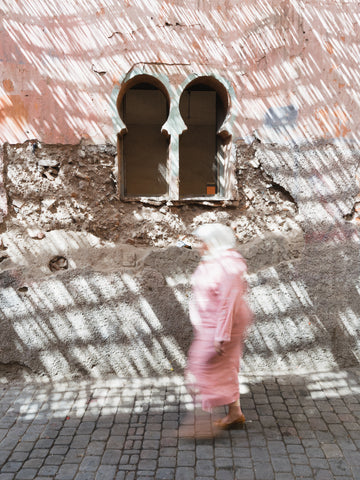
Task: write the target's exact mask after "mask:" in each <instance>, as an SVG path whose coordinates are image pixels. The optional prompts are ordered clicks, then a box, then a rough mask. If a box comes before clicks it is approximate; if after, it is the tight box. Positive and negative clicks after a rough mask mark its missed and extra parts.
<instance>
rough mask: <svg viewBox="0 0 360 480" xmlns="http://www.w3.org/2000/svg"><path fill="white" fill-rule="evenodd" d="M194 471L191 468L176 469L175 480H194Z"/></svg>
mask: <svg viewBox="0 0 360 480" xmlns="http://www.w3.org/2000/svg"><path fill="white" fill-rule="evenodd" d="M194 478H195V470H194V468H191V467H178V468H177V469H176V473H175V480H194Z"/></svg>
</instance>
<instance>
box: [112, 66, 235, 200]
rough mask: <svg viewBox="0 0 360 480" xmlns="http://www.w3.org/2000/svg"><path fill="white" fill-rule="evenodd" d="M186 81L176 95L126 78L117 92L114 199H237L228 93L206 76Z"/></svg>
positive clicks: (156, 80)
mask: <svg viewBox="0 0 360 480" xmlns="http://www.w3.org/2000/svg"><path fill="white" fill-rule="evenodd" d="M191 76H192V78H193V79H192V80H191V81H190V82H189V81H188V82H187V83H185V84H184V85H183V86H182V87H181V88H179V89H178V88H172V86H171V85H170V83H169V81H168V79H167V78H165V77H164V76H160V75H159V76H156V75H155V76H152V75H150V74H145V73H142V72H141V73H139V74H137V73H136V72H135V71H133V72H132V73H131V75H129V77H127V80H126V81H124V82H123V83H121V84H120V85H119V90H118V91H117V102H116V105H117V113H118V114H119V116H120V118H119V116H118V117H117V118H118V122H117V126H118V153H119V163H118V167H119V168H118V172H119V178H118V179H119V185H120V186H121V187H120V188H121V190H120V196H121V197H122V198H124V199H130V200H132V199H143V200H144V199H146V198H153V199H155V200H156V201H163V200H171V201H179V200H181V201H184V200H186V199H197V200H200V201H202V200H203V199H209V198H211V199H213V200H214V201H216V200H219V201H223V200H235V199H236V198H237V191H236V182H235V181H234V179H235V177H234V164H235V162H234V159H232V158H231V144H230V140H231V131H232V122H233V117H232V115H230V114H229V111H230V98H231V96H230V93H229V92H232V89H231V86H230V85H228V84H227V82H226V81H224V80H223V79H218V78H217V77H215V76H212V75H209V76H195V75H194V74H191ZM194 77H195V78H194ZM160 79H161V80H160ZM163 82H164V83H163ZM165 85H166V86H165ZM225 85H226V86H225ZM170 99H171V101H170Z"/></svg>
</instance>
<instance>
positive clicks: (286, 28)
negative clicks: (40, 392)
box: [0, 0, 360, 376]
mask: <svg viewBox="0 0 360 480" xmlns="http://www.w3.org/2000/svg"><path fill="white" fill-rule="evenodd" d="M57 3H58V2H57ZM57 3H56V4H55V3H53V2H40V1H38V2H37V1H35V0H30V1H27V2H21V1H17V2H7V3H6V4H3V5H2V7H0V8H1V9H2V12H1V13H2V14H3V23H2V26H1V27H0V28H1V30H0V36H1V38H0V40H1V42H0V62H1V63H0V64H1V70H0V75H1V78H0V106H1V110H0V143H1V149H0V160H1V176H0V210H1V215H2V223H1V242H0V285H1V292H0V329H1V332H2V335H1V336H0V363H2V364H6V365H22V366H24V367H27V368H28V369H30V371H32V372H39V373H41V372H43V373H46V374H47V375H49V376H55V375H57V374H59V375H74V374H78V373H81V374H85V373H86V374H91V375H102V374H104V373H110V372H116V373H117V374H119V375H155V374H162V373H169V372H171V371H181V369H182V368H183V367H184V364H185V358H186V350H187V348H188V345H189V342H190V340H191V327H190V324H189V320H188V316H187V308H188V307H187V306H188V300H189V295H190V283H189V280H190V276H191V273H192V271H193V269H194V268H195V266H196V264H197V262H198V260H199V259H198V256H197V254H196V252H195V251H194V250H188V249H184V248H178V247H176V242H177V240H178V239H179V238H182V237H183V236H186V235H187V234H189V233H191V231H193V229H194V228H195V227H196V226H197V225H199V224H201V223H204V222H214V221H218V222H222V223H226V224H228V225H230V226H232V227H233V229H234V231H235V232H236V234H237V238H238V240H239V249H240V251H241V252H242V253H243V255H244V256H245V257H246V259H247V261H248V265H249V285H250V301H251V305H252V307H253V309H254V312H255V319H256V321H255V324H254V326H253V327H252V329H251V331H250V334H249V337H248V340H247V344H246V351H245V356H244V362H243V364H244V369H245V370H247V371H260V370H261V371H271V370H280V371H285V370H286V371H289V370H292V369H294V370H295V369H303V368H305V369H326V368H330V367H334V366H343V365H352V364H356V363H358V362H359V359H360V342H359V315H360V301H359V300H360V299H359V292H360V282H359V273H360V268H359V267H360V265H359V237H358V224H359V221H358V212H359V211H360V206H359V205H360V198H359V197H358V190H359V186H358V183H357V178H358V165H359V159H360V153H359V139H358V136H357V135H358V131H359V121H360V120H359V119H360V115H358V111H359V102H360V97H359V89H358V87H357V84H358V75H359V70H358V62H357V59H358V57H359V53H360V52H359V50H360V49H359V40H360V28H359V21H360V20H359V19H360V7H359V5H358V2H353V1H345V0H343V1H340V0H339V1H329V0H328V1H326V2H322V1H316V2H315V1H309V2H305V1H303V2H298V1H295V0H287V1H280V0H279V1H272V2H267V1H258V2H253V1H244V2H237V1H227V2H220V1H219V2H217V1H213V2H203V1H195V0H188V1H185V2H183V1H181V2H180V1H172V2H170V1H154V2H142V1H137V2H129V1H127V0H123V1H117V2H114V1H107V0H106V1H103V2H100V1H90V2H87V5H86V9H85V8H83V7H82V6H81V5H80V4H78V3H77V2H75V1H69V2H66V5H64V6H63V7H62V6H59V5H58V4H57ZM134 69H138V70H139V72H145V73H150V74H152V73H153V74H157V75H162V77H163V78H166V82H167V83H166V85H167V86H168V89H169V94H170V101H171V98H173V97H175V96H176V95H175V92H176V91H178V89H180V88H182V86H184V85H185V84H186V83H187V79H189V78H192V75H194V74H196V75H209V74H215V75H219V76H221V77H222V78H225V79H227V81H228V82H229V85H230V86H231V91H232V94H231V101H232V104H231V109H232V110H231V111H232V119H233V120H232V126H231V128H232V148H233V151H234V152H235V155H234V162H235V171H236V181H237V189H238V194H239V200H238V201H237V202H236V203H233V204H232V205H225V204H224V205H218V206H211V205H209V204H202V205H201V204H199V203H190V202H188V203H186V202H183V204H180V205H174V204H172V203H171V202H168V203H166V202H162V203H161V202H160V203H159V204H156V202H154V203H153V204H151V203H149V202H147V203H144V202H143V203H141V202H137V203H136V202H123V201H121V200H120V199H119V195H118V187H119V186H118V185H117V179H118V177H117V173H116V169H117V165H116V154H117V150H116V135H117V133H118V131H119V117H118V113H117V110H116V98H117V94H118V92H119V89H120V88H121V82H122V81H123V80H124V79H126V78H128V76H129V75H131V72H132V71H134Z"/></svg>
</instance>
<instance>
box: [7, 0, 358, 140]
mask: <svg viewBox="0 0 360 480" xmlns="http://www.w3.org/2000/svg"><path fill="white" fill-rule="evenodd" d="M210 3H211V5H208V4H206V2H202V3H201V2H200V3H199V5H198V8H197V9H196V10H194V9H193V8H192V3H191V2H189V5H188V6H187V5H183V4H181V5H180V4H179V3H178V2H165V3H164V2H160V1H153V2H147V1H145V0H136V1H134V2H125V1H124V2H120V3H119V2H115V1H113V0H106V1H104V2H102V4H101V6H99V5H98V4H97V3H96V2H89V3H87V4H86V5H85V4H84V3H83V2H74V1H68V2H67V3H66V6H62V5H60V4H58V5H55V4H54V5H52V4H48V5H46V7H44V5H43V2H39V1H38V0H31V1H28V2H26V3H24V4H16V5H15V6H14V5H11V6H8V5H4V6H3V7H2V9H3V12H4V15H3V16H4V21H3V31H4V52H3V59H4V62H5V65H8V66H9V67H8V69H9V71H10V72H13V71H14V66H21V68H20V67H19V80H18V79H17V78H16V79H15V78H14V76H13V75H12V74H11V75H10V74H9V77H10V78H5V79H4V81H3V84H2V86H1V89H2V92H1V93H2V94H1V98H0V102H1V107H2V108H1V110H0V121H2V132H3V133H4V141H10V142H11V143H16V142H21V141H24V140H26V139H29V138H39V139H40V138H44V137H51V138H54V143H56V142H62V141H65V142H66V143H71V142H77V141H78V139H79V137H80V136H83V137H86V138H89V139H96V138H109V136H111V135H112V132H111V126H109V105H110V103H111V91H110V90H111V89H112V87H113V82H114V79H115V81H116V80H118V78H119V77H120V75H121V74H123V73H124V72H128V71H130V70H131V68H133V66H134V64H143V65H147V64H156V65H163V66H164V68H165V70H166V69H167V70H168V71H169V72H170V71H171V69H172V71H174V69H175V71H177V72H180V73H181V72H182V71H183V69H184V68H186V67H189V68H190V66H191V68H192V65H197V67H198V69H199V73H200V74H202V73H204V72H205V70H208V69H209V68H214V69H224V68H226V71H227V74H228V80H229V81H230V82H231V83H232V84H233V85H240V89H241V91H246V92H248V94H247V95H246V96H244V97H243V98H241V99H240V98H239V99H237V102H238V109H239V112H241V118H240V117H239V119H238V120H237V125H236V127H237V130H238V131H239V132H241V135H243V136H246V135H249V134H251V133H252V132H253V130H254V128H259V126H261V125H262V126H263V127H264V130H265V131H264V132H263V135H264V136H267V129H269V132H268V133H269V136H270V137H271V138H272V139H273V140H274V138H275V137H276V136H277V135H278V134H279V135H278V136H279V138H280V140H281V141H282V140H283V139H284V137H285V138H286V139H288V140H290V141H294V142H296V141H297V140H298V139H299V138H300V139H301V138H302V139H303V138H306V139H309V138H342V137H348V136H349V135H353V136H354V137H355V134H354V133H352V132H351V127H352V112H351V111H350V108H349V106H351V105H352V104H353V101H354V100H353V99H354V98H357V91H356V89H355V87H354V86H355V85H356V84H357V70H356V68H354V66H353V62H354V61H356V58H357V55H356V51H357V50H356V49H357V46H356V42H355V40H354V35H353V25H354V24H356V23H357V18H356V12H355V11H354V10H353V9H352V5H351V3H349V4H348V5H346V4H343V3H342V4H339V5H335V4H332V5H331V8H330V7H329V6H327V5H325V4H324V5H321V6H319V5H315V4H314V5H310V4H309V5H306V7H305V6H303V5H301V4H300V3H299V2H295V1H292V0H291V1H288V2H284V4H283V5H282V6H281V7H280V5H279V4H278V3H279V2H275V3H274V2H270V1H268V0H267V1H264V0H262V1H256V2H249V1H246V2H240V3H239V2H235V1H234V2H229V4H228V5H227V7H226V8H224V7H223V6H221V4H220V3H219V2H215V3H214V4H212V2H210ZM124 11H125V12H126V14H124ZM139 12H141V15H139ZM24 18H25V19H26V20H27V21H26V26H24ZM84 18H85V19H86V22H84V20H83V19H84ZM229 19H236V20H234V21H233V22H231V21H229ZM169 45H171V47H172V48H169ZM309 45H310V48H309ZM188 59H191V62H190V61H189V60H188ZM325 72H326V74H327V75H328V77H327V78H328V79H329V81H326V85H325V84H324V83H323V80H322V79H323V77H324V73H325ZM15 77H16V76H15ZM22 77H24V78H27V82H26V84H25V85H26V86H25V87H24V86H22V87H21V88H20V86H19V84H18V81H19V82H20V79H22ZM294 84H295V85H296V88H295V89H294V88H291V89H290V88H289V85H294ZM290 90H291V91H290ZM287 91H288V93H287V94H284V92H287ZM269 92H270V93H269ZM274 92H275V93H274ZM276 92H279V93H276ZM267 97H269V98H267ZM44 98H45V99H46V114H45V113H44V114H43V116H44V118H42V117H40V116H36V115H35V118H34V115H33V112H37V111H38V110H39V109H42V108H43V107H44V104H43V103H42V99H44ZM289 98H290V101H289ZM300 107H301V109H302V110H304V111H305V114H303V112H301V111H300V112H299V115H297V112H298V110H299V109H300ZM296 122H297V127H298V128H295V127H296V125H295V124H296ZM109 130H110V131H109Z"/></svg>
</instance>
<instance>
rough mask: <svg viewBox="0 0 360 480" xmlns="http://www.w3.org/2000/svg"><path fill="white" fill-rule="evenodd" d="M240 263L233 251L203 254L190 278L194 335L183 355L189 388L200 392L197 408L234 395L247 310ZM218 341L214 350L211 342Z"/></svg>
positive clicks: (248, 317)
mask: <svg viewBox="0 0 360 480" xmlns="http://www.w3.org/2000/svg"><path fill="white" fill-rule="evenodd" d="M245 273H246V263H245V261H244V259H243V258H242V256H241V255H240V254H239V253H238V252H236V251H235V250H226V251H224V252H222V253H221V254H219V255H217V256H216V257H210V258H209V259H204V260H202V262H201V263H200V265H199V266H198V267H197V269H196V270H195V273H194V275H193V278H192V282H193V298H192V301H191V303H190V320H191V322H192V324H193V326H194V340H193V342H192V344H191V347H190V350H189V355H188V366H187V377H188V379H189V381H190V385H189V387H190V390H193V391H194V389H196V390H197V391H198V393H199V395H200V400H201V403H202V408H203V409H204V410H211V408H212V407H216V406H220V405H228V404H229V403H232V402H234V401H235V400H237V399H238V398H239V368H240V357H241V354H242V347H243V341H244V337H245V332H246V329H247V327H248V326H249V324H250V323H251V320H252V313H251V311H250V309H249V307H248V304H247V302H246V300H245V298H244V295H245V294H246V291H247V284H246V280H245V279H244V274H245ZM215 340H217V341H223V342H224V344H223V347H224V350H225V353H224V354H223V355H218V354H217V353H216V351H215V347H214V341H215Z"/></svg>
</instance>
